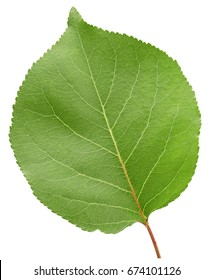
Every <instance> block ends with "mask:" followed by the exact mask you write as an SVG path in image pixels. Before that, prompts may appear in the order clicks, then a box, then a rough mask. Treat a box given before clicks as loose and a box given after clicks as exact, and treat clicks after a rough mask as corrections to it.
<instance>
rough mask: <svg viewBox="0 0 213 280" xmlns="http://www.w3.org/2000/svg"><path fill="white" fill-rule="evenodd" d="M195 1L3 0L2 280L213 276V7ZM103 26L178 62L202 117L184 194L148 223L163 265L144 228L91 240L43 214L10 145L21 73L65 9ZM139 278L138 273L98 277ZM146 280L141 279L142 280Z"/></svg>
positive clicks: (55, 31)
mask: <svg viewBox="0 0 213 280" xmlns="http://www.w3.org/2000/svg"><path fill="white" fill-rule="evenodd" d="M211 2H212V1H207V0H202V1H196V0H192V1H191V0H188V1H186V0H183V1H182V0H177V1H171V0H149V1H148V0H146V1H145V0H126V1H125V0H84V1H83V0H75V1H74V0H73V1H71V0H18V1H17V0H7V1H1V7H0V13H1V15H0V21H1V22H0V28H1V35H0V38H1V40H0V49H1V51H0V56H1V57H0V71H1V73H0V80H1V82H0V87H1V90H0V106H1V108H0V129H1V135H0V161H1V163H0V164H1V166H0V172H1V175H0V191H1V193H0V215H1V216H0V219H1V220H0V259H1V260H2V270H3V271H2V273H3V278H2V279H3V280H11V279H16V280H31V279H47V278H48V279H71V278H73V279H99V278H100V277H88V276H87V277H82V276H81V277H79V276H76V277H66V276H58V277H56V278H54V277H48V276H46V277H42V276H40V277H39V276H33V270H34V269H35V268H37V267H38V266H39V265H41V266H43V267H46V268H49V267H52V266H59V267H61V268H65V267H68V268H69V267H74V266H78V267H81V268H84V267H85V268H86V267H87V266H89V265H92V266H93V267H95V268H101V267H104V268H109V267H112V268H113V267H115V268H120V269H127V268H128V267H129V266H176V267H178V266H180V267H181V269H182V275H181V276H159V277H155V279H156V278H160V279H184V280H185V279H187V280H188V279H205V280H209V279H213V278H212V277H213V276H212V275H213V270H212V260H213V257H212V252H213V241H212V238H213V226H212V214H213V203H212V196H213V184H212V173H213V170H212V158H213V151H212V143H213V133H212V130H213V125H212V121H213V104H212V101H213V87H212V82H213V70H212V64H213V39H212V38H213V35H212V34H213V33H212V28H213V16H212V14H213V8H212V6H211ZM72 6H75V7H76V8H77V9H78V10H79V12H80V13H81V15H82V17H83V18H84V19H85V20H86V21H87V22H88V23H91V24H93V25H97V26H99V27H102V28H104V29H108V30H111V31H117V32H120V33H126V34H128V35H133V36H134V37H137V38H139V39H141V40H143V41H146V42H150V43H152V44H153V45H155V46H157V47H159V48H160V49H162V50H164V51H166V52H167V53H168V54H169V55H170V56H172V57H173V58H174V59H176V60H177V61H178V62H179V64H180V66H181V68H182V70H183V72H184V74H185V75H186V77H187V78H188V80H189V82H190V83H191V84H192V86H193V89H194V91H195V92H196V97H197V100H198V103H199V107H200V110H201V114H202V130H201V136H200V157H199V161H198V166H197V170H196V174H195V175H194V177H193V179H192V181H191V182H190V184H189V187H188V188H187V190H186V191H185V192H184V193H183V194H182V195H181V196H180V197H179V198H178V199H177V200H176V201H175V202H173V203H171V204H170V205H169V206H167V207H166V208H164V209H161V210H158V211H156V212H154V213H153V214H152V215H151V217H150V224H151V227H152V229H153V232H154V234H155V236H156V239H157V242H158V245H159V248H160V250H161V254H162V259H160V260H158V259H156V257H155V253H154V249H153V247H152V244H151V241H150V238H149V236H148V233H147V232H146V229H145V227H143V226H142V225H139V224H135V225H133V226H131V227H129V228H127V229H125V230H124V231H122V232H121V233H119V234H116V235H106V234H103V233H100V232H99V231H96V232H93V233H88V232H84V231H82V230H81V229H79V228H77V227H75V226H74V225H72V224H70V223H68V222H67V221H66V220H63V219H62V218H61V217H59V216H57V215H55V214H53V213H52V212H50V211H49V210H48V209H47V208H46V207H45V206H43V205H42V204H41V203H40V202H39V201H38V200H37V199H36V198H35V197H34V196H33V195H32V192H31V189H30V187H29V186H28V184H27V182H26V180H25V179H24V177H23V175H22V174H21V172H20V170H19V168H18V166H17V164H16V162H15V158H14V156H13V152H12V150H11V148H10V145H9V140H8V131H9V126H10V122H11V121H10V120H11V114H12V105H13V104H14V101H15V97H16V94H17V90H18V88H19V86H20V84H21V83H22V81H23V79H24V76H25V74H26V72H27V70H28V69H29V68H30V67H31V65H32V63H33V62H34V61H36V60H37V59H38V58H39V57H40V56H42V55H43V53H44V52H45V51H46V50H47V49H48V48H49V47H51V45H52V44H53V43H55V41H56V40H57V39H58V38H59V37H60V35H61V34H62V33H63V31H64V30H65V28H66V22H67V17H68V13H69V10H70V8H71V7H72ZM102 278H103V279H124V280H125V279H131V278H132V279H141V276H125V274H123V275H120V276H117V277H112V276H111V277H110V276H108V277H102ZM142 278H143V277H142ZM144 278H145V279H146V278H147V279H154V277H144Z"/></svg>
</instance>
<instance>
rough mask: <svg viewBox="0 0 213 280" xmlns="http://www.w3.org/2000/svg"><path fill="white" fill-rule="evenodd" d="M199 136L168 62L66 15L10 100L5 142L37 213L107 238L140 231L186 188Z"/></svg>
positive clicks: (185, 89) (186, 95) (188, 94)
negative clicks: (43, 209) (134, 228)
mask: <svg viewBox="0 0 213 280" xmlns="http://www.w3.org/2000/svg"><path fill="white" fill-rule="evenodd" d="M188 108H189V111H190V113H188ZM22 122H23V123H22ZM189 127H190V133H189ZM199 127H200V118H199V111H198V109H197V105H196V101H195V98H194V93H193V92H192V90H191V88H190V86H189V84H188V82H187V81H186V80H185V77H184V76H183V74H182V72H181V70H180V68H179V66H178V65H177V63H176V62H175V61H173V60H172V59H171V58H169V57H168V56H167V55H166V54H165V53H163V52H162V51H160V50H159V49H156V48H155V47H153V46H151V45H149V44H145V43H143V42H140V41H138V40H136V39H134V38H130V37H128V36H126V35H120V34H114V33H109V32H107V31H103V30H100V29H97V28H96V27H93V26H91V25H88V24H87V23H86V22H84V21H83V19H82V18H81V16H80V15H79V14H78V12H77V11H76V10H72V11H71V13H70V16H69V19H68V28H67V30H66V31H65V33H64V34H63V35H62V37H61V38H60V40H59V41H58V42H57V43H56V45H55V46H53V47H52V49H51V50H49V51H48V52H47V53H46V54H45V55H44V56H43V58H41V59H40V60H39V61H38V62H36V64H34V66H33V67H32V69H31V70H30V72H29V73H28V75H27V77H26V80H25V82H24V84H23V86H22V87H21V89H20V91H19V95H18V98H17V102H16V105H15V107H14V117H13V125H12V128H11V132H10V139H11V143H12V147H13V149H14V151H15V155H16V158H17V160H18V163H19V165H20V166H21V168H22V170H23V172H24V174H25V177H26V178H27V180H28V181H29V183H30V185H31V187H32V189H33V191H34V194H35V195H36V196H37V197H38V198H39V199H40V200H41V202H42V203H44V204H45V205H46V206H48V207H49V208H50V209H51V210H52V211H54V212H55V213H57V214H59V215H61V216H62V217H64V218H65V219H67V220H69V221H70V222H72V223H74V224H76V225H77V226H80V227H82V228H83V229H85V230H89V231H92V230H95V229H100V230H102V231H104V232H107V233H109V232H112V233H115V232H118V231H120V230H122V229H123V228H124V227H126V226H128V225H131V224H132V223H134V222H137V221H141V222H144V223H145V224H146V222H147V221H146V218H147V217H148V216H149V215H150V213H151V212H153V211H154V210H156V209H159V208H161V207H163V206H165V205H166V204H168V203H169V202H171V201H172V200H173V199H175V198H176V197H177V196H179V194H180V193H181V192H182V191H183V190H184V189H185V188H186V186H187V184H188V182H189V181H190V179H191V176H192V175H193V173H194V169H195V166H196V162H197V151H198V134H199ZM180 134H181V140H180V137H179V138H178V135H179V136H180ZM17 139H18V140H17ZM182 139H184V141H183V142H182ZM189 148H191V149H189ZM189 151H190V152H189ZM186 155H187V156H186ZM185 173H186V174H185ZM162 174H163V175H162ZM165 174H166V175H165ZM183 174H184V176H185V177H184V179H183V178H182V177H183ZM181 176H182V177H181ZM179 177H181V179H180V178H179ZM62 182H63V184H62ZM177 183H178V184H177ZM76 186H80V188H77V187H76ZM67 200H68V201H69V202H71V203H67V202H66V203H65V201H67ZM64 204H65V205H64ZM85 204H86V205H87V206H83V205H85ZM63 205H64V206H63ZM103 208H104V209H105V210H103ZM109 208H110V210H109ZM101 209H102V210H101ZM115 209H116V210H115ZM94 213H95V214H94ZM95 225H96V226H95Z"/></svg>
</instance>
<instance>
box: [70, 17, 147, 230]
mask: <svg viewBox="0 0 213 280" xmlns="http://www.w3.org/2000/svg"><path fill="white" fill-rule="evenodd" d="M75 26H76V30H77V33H78V38H79V42H80V45H81V48H82V51H83V54H84V57H85V60H86V62H87V66H88V70H89V73H90V78H91V80H92V83H93V86H94V89H95V91H96V94H97V97H98V100H99V102H100V105H101V109H102V112H103V115H104V119H105V121H106V125H107V128H108V130H109V134H110V136H111V139H112V142H113V144H114V147H115V150H116V153H117V156H118V160H119V162H120V164H121V167H122V169H123V171H124V175H125V177H126V180H127V182H128V185H129V187H130V189H131V193H132V196H133V199H134V201H135V203H136V205H137V208H138V210H139V214H140V216H141V218H142V222H143V223H144V224H145V225H147V224H148V222H147V217H146V216H145V215H144V213H143V210H142V208H141V206H140V203H139V201H138V198H137V195H136V193H135V190H134V188H133V185H132V183H131V180H130V178H129V175H128V172H127V169H126V166H125V164H124V161H123V159H122V157H121V154H120V151H119V149H118V146H117V143H116V140H115V137H114V135H113V132H112V129H111V128H110V124H109V120H108V118H107V114H106V111H105V107H104V104H103V103H102V100H101V97H100V94H99V91H98V88H97V86H96V83H95V80H94V78H93V73H92V69H91V66H90V63H89V60H88V57H87V54H86V51H85V48H84V45H83V42H82V39H81V35H80V32H79V29H78V24H77V22H76V20H75Z"/></svg>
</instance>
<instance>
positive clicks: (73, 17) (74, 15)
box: [68, 7, 83, 26]
mask: <svg viewBox="0 0 213 280" xmlns="http://www.w3.org/2000/svg"><path fill="white" fill-rule="evenodd" d="M81 21H83V19H82V17H81V15H80V14H79V12H78V11H77V10H76V8H75V7H72V9H71V10H70V13H69V18H68V26H71V25H72V24H73V23H77V22H81Z"/></svg>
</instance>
